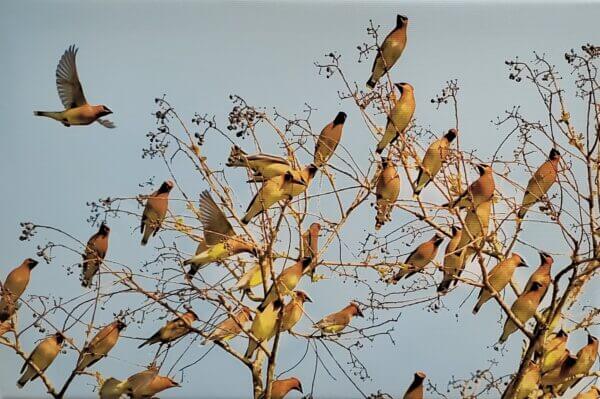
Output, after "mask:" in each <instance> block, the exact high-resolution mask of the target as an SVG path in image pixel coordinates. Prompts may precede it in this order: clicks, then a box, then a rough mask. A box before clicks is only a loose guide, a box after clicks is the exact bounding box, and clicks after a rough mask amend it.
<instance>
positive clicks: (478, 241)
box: [457, 200, 492, 270]
mask: <svg viewBox="0 0 600 399" xmlns="http://www.w3.org/2000/svg"><path fill="white" fill-rule="evenodd" d="M491 212H492V200H489V201H485V202H483V203H481V204H479V205H478V206H476V207H475V208H469V209H468V210H467V213H466V215H465V220H464V224H463V230H462V233H461V237H460V242H459V243H458V249H457V253H460V255H461V259H460V261H461V265H460V267H459V270H462V269H463V268H464V267H465V263H466V262H467V260H468V258H469V257H470V256H471V255H475V254H476V253H477V251H478V250H479V249H480V248H481V247H482V246H483V243H484V238H485V236H486V235H487V234H488V227H489V225H490V214H491Z"/></svg>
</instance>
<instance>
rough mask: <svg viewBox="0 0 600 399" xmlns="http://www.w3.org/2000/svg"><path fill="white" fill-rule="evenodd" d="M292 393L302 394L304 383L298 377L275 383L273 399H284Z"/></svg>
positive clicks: (272, 388)
mask: <svg viewBox="0 0 600 399" xmlns="http://www.w3.org/2000/svg"><path fill="white" fill-rule="evenodd" d="M291 391H298V392H300V393H303V392H302V383H301V382H300V380H299V379H297V378H296V377H291V378H286V379H283V380H276V381H273V384H272V385H271V399H283V398H285V396H286V395H287V394H288V393H289V392H291Z"/></svg>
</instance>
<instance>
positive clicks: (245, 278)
mask: <svg viewBox="0 0 600 399" xmlns="http://www.w3.org/2000/svg"><path fill="white" fill-rule="evenodd" d="M263 264H264V271H263V270H262V267H261V264H260V263H256V264H255V265H254V266H252V267H251V268H250V269H249V270H248V271H247V272H246V273H244V274H243V275H242V277H240V279H239V280H238V281H237V283H236V284H235V286H234V287H233V290H234V291H245V290H249V289H251V288H253V287H256V286H257V285H260V284H262V282H263V279H262V277H263V273H264V275H265V276H266V277H270V276H271V260H270V258H269V257H267V258H265V259H264V263H263Z"/></svg>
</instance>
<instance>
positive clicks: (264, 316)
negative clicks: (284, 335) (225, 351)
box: [245, 299, 283, 359]
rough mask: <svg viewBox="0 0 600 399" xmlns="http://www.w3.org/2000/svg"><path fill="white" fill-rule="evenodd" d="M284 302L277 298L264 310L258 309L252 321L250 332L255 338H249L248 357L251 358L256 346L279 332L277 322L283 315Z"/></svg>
mask: <svg viewBox="0 0 600 399" xmlns="http://www.w3.org/2000/svg"><path fill="white" fill-rule="evenodd" d="M282 307H283V303H282V302H281V301H280V300H279V299H276V300H275V301H273V302H271V303H270V304H269V305H268V306H267V307H266V308H265V309H264V310H262V311H260V310H259V311H258V313H257V314H256V315H255V316H254V320H253V321H252V327H250V332H251V333H252V335H253V337H254V338H251V337H250V338H249V339H248V349H246V355H245V356H246V358H248V359H250V358H251V357H252V355H253V354H254V351H256V348H258V347H259V345H260V344H261V343H262V342H268V341H269V340H270V339H271V338H273V337H274V336H275V334H276V333H277V322H278V320H279V317H280V315H281V310H282Z"/></svg>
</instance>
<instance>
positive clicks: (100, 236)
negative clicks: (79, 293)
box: [81, 223, 110, 288]
mask: <svg viewBox="0 0 600 399" xmlns="http://www.w3.org/2000/svg"><path fill="white" fill-rule="evenodd" d="M109 234H110V228H109V227H108V226H107V225H105V224H104V223H102V224H101V225H100V229H98V232H97V233H96V234H94V235H93V236H92V237H91V238H90V239H89V240H88V242H87V245H86V247H85V252H84V253H83V262H81V285H83V286H84V287H86V288H87V287H89V286H91V285H92V279H93V278H94V276H95V275H96V273H98V269H100V265H101V264H102V261H103V260H104V257H105V256H106V251H108V235H109Z"/></svg>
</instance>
